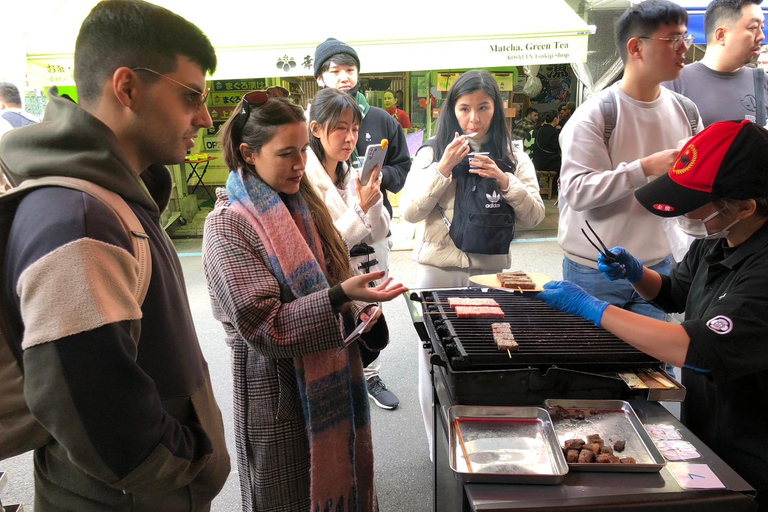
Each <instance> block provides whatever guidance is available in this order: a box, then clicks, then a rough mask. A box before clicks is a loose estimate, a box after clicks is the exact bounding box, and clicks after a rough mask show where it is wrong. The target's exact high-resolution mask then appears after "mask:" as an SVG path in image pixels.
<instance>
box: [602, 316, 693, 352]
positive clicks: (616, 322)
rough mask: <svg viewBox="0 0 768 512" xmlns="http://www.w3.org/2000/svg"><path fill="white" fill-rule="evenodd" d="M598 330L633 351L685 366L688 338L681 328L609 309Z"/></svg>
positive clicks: (689, 341) (689, 339) (680, 326)
mask: <svg viewBox="0 0 768 512" xmlns="http://www.w3.org/2000/svg"><path fill="white" fill-rule="evenodd" d="M600 325H601V327H603V329H605V330H606V331H609V332H611V333H613V334H615V335H616V336H617V337H619V338H621V339H622V340H624V341H626V342H627V343H629V344H630V345H632V346H633V347H635V348H636V349H638V350H640V351H642V352H645V353H646V354H648V355H649V356H651V357H655V358H656V359H659V360H661V361H664V362H666V363H670V364H673V365H675V366H683V365H684V364H685V358H686V354H687V353H688V347H689V345H690V343H691V338H690V337H689V336H688V333H687V332H686V330H685V329H684V328H683V326H682V325H679V324H673V323H669V322H665V321H663V320H656V319H655V318H649V317H647V316H643V315H638V314H637V313H633V312H631V311H627V310H626V309H621V308H617V307H616V306H608V307H607V308H606V309H605V311H604V312H603V318H602V320H601V324H600Z"/></svg>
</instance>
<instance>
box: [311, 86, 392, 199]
mask: <svg viewBox="0 0 768 512" xmlns="http://www.w3.org/2000/svg"><path fill="white" fill-rule="evenodd" d="M387 92H392V91H387ZM347 110H349V111H350V112H352V119H353V121H354V122H355V123H357V124H358V125H359V124H360V123H362V122H363V113H362V112H360V109H359V108H358V107H357V102H356V101H355V100H354V99H352V96H350V95H349V94H347V93H346V92H344V91H340V90H338V89H332V88H329V87H326V88H325V89H320V91H319V92H318V93H317V96H315V100H314V101H313V102H312V108H311V109H309V122H310V123H312V121H315V122H316V123H317V124H319V125H320V126H322V127H323V130H325V132H326V133H330V132H331V130H333V129H335V128H336V127H337V126H339V122H340V121H341V116H343V115H344V112H346V111H347ZM309 147H310V148H311V149H312V152H313V153H314V154H315V156H316V157H317V159H318V160H320V162H323V161H324V160H325V148H324V147H323V143H322V142H321V141H320V139H318V138H317V137H315V136H314V135H313V134H312V127H311V126H310V127H309ZM345 163H347V164H350V162H345ZM343 164H344V162H339V163H338V166H337V167H336V185H340V184H343V183H344V182H345V181H346V179H347V175H348V174H349V165H348V166H347V168H346V169H345V168H344V165H343Z"/></svg>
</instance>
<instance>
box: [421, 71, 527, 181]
mask: <svg viewBox="0 0 768 512" xmlns="http://www.w3.org/2000/svg"><path fill="white" fill-rule="evenodd" d="M477 91H482V92H484V93H485V94H487V95H488V97H490V98H491V101H493V117H492V118H491V126H490V127H489V129H488V135H489V140H488V142H487V145H488V146H489V147H490V151H491V156H495V157H497V158H500V159H501V161H502V162H503V163H504V164H506V165H507V166H508V167H509V168H510V169H515V166H516V164H517V161H516V160H515V155H514V154H513V153H511V151H510V148H511V146H512V136H511V134H510V133H509V128H507V121H506V118H505V117H504V104H503V103H502V100H501V91H500V90H499V84H498V83H496V79H495V78H493V75H492V74H490V73H489V72H488V71H486V70H484V69H481V70H473V71H467V72H465V73H463V74H462V75H461V76H460V77H459V78H457V79H456V81H455V82H454V83H453V85H452V86H451V89H450V90H449V91H448V97H446V98H445V101H444V102H443V106H442V107H441V108H440V115H439V116H438V118H437V131H436V133H435V146H434V151H435V161H439V160H440V158H442V156H443V152H444V151H445V148H446V146H448V144H450V143H451V141H453V137H454V133H456V132H458V133H462V130H461V126H460V125H459V121H458V119H456V111H455V108H456V103H457V102H458V100H459V98H461V97H462V96H465V95H467V94H472V93H473V92H477ZM502 170H504V169H502Z"/></svg>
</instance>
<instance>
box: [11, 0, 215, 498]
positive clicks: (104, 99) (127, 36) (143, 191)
mask: <svg viewBox="0 0 768 512" xmlns="http://www.w3.org/2000/svg"><path fill="white" fill-rule="evenodd" d="M215 67H216V55H215V53H214V50H213V47H212V46H211V43H210V42H209V40H208V38H207V37H206V36H205V35H204V34H203V33H202V32H201V31H200V30H199V29H198V28H197V27H195V26H194V25H192V24H191V23H189V22H188V21H186V20H185V19H183V18H181V17H179V16H177V15H176V14H174V13H172V12H170V11H168V10H166V9H163V8H161V7H158V6H155V5H153V4H150V3H146V2H143V1H139V0H111V1H105V2H101V3H99V4H98V5H97V6H96V7H94V8H93V10H92V11H91V12H90V14H89V15H88V17H87V18H86V19H85V21H84V22H83V25H82V27H81V29H80V33H79V36H78V39H77V43H76V48H75V82H76V84H77V91H78V96H79V101H80V104H79V105H77V104H75V103H74V102H73V101H71V100H70V99H69V98H66V97H59V96H57V95H55V94H52V95H51V102H50V103H49V105H48V108H47V110H46V114H45V122H42V123H39V124H36V125H32V126H29V127H24V128H19V129H17V130H14V131H12V132H10V133H9V134H7V135H6V136H5V137H3V140H2V141H1V142H0V169H2V171H3V172H4V173H5V175H6V176H7V177H8V178H9V180H10V181H11V183H13V184H14V185H18V184H20V183H21V182H23V181H24V180H26V179H29V178H32V177H38V176H69V177H75V178H81V179H84V180H88V181H91V182H93V183H96V184H98V185H100V186H102V187H104V188H107V189H109V190H111V191H113V192H115V193H117V194H118V195H120V196H121V197H122V198H123V199H124V200H125V201H126V203H127V204H128V206H129V207H130V208H131V209H132V210H133V212H134V213H135V214H136V217H137V218H138V219H139V221H140V222H141V224H142V227H143V228H144V231H145V232H146V234H147V235H148V238H149V244H150V253H151V259H152V267H151V268H152V273H151V279H150V281H149V289H148V292H147V296H146V299H145V300H144V303H143V304H141V305H140V304H138V303H137V301H136V299H135V298H134V294H133V288H134V287H135V284H136V282H137V273H138V271H139V265H138V264H137V262H136V259H135V258H134V256H133V254H132V252H133V248H132V244H131V241H130V240H129V239H128V235H127V234H126V232H125V230H124V228H123V227H122V226H121V225H120V223H119V220H118V219H117V217H116V216H115V215H114V214H112V212H111V211H110V210H109V209H108V208H107V207H105V206H104V205H103V204H102V203H101V202H100V201H98V200H96V199H94V198H92V197H91V196H89V195H87V194H85V193H83V192H79V191H76V190H70V189H64V188H59V187H47V188H39V189H35V190H34V191H32V192H30V193H29V194H27V195H26V196H24V198H23V199H22V201H21V203H20V205H19V206H18V209H17V211H16V216H15V218H14V220H13V224H12V227H11V233H10V237H9V239H8V246H7V248H6V261H5V264H4V268H3V271H4V275H3V279H2V283H3V289H2V290H0V292H2V293H3V298H4V299H5V300H4V302H5V304H7V305H8V308H9V311H8V313H9V316H10V320H11V334H12V338H13V339H14V341H15V342H16V343H17V344H18V347H19V349H20V351H21V352H22V354H23V365H24V373H25V389H24V392H25V397H26V400H27V403H28V404H29V407H30V409H31V411H32V413H33V414H34V415H35V417H36V418H37V419H38V421H39V422H40V423H41V424H42V425H43V427H45V429H46V430H48V432H50V434H51V436H52V437H53V440H52V441H51V442H49V443H48V444H47V445H45V446H43V447H42V448H38V449H36V450H35V453H34V467H35V511H36V512H51V511H55V512H58V511H73V510H77V511H94V512H95V511H126V512H127V511H158V512H159V511H163V512H170V511H174V512H176V511H178V512H188V511H190V512H191V511H208V510H210V506H211V501H212V500H213V498H214V497H215V496H216V495H217V494H218V492H219V491H220V490H221V488H222V487H223V485H224V483H225V481H226V479H227V477H228V475H229V470H230V465H229V455H228V454H227V449H226V444H225V441H224V429H223V422H222V418H221V412H220V411H219V408H218V406H217V404H216V401H215V399H214V396H213V392H212V389H211V382H210V377H209V374H208V366H207V364H206V362H205V359H204V358H203V355H202V352H201V350H200V346H199V344H198V341H197V336H196V334H195V328H194V324H193V322H192V316H191V313H190V310H189V304H188V302H187V294H186V290H185V286H184V279H183V275H182V271H181V266H180V263H179V260H178V257H177V256H176V252H175V250H174V248H173V245H172V244H171V243H170V240H169V239H168V237H167V235H166V234H165V232H164V230H163V227H162V225H161V224H160V214H161V212H162V211H163V209H165V207H166V206H167V204H168V201H169V197H170V192H171V180H170V174H169V172H168V170H167V169H166V168H165V167H164V166H163V164H173V163H178V162H181V161H182V160H183V159H184V156H185V154H186V151H187V149H188V148H190V147H192V146H193V140H192V139H194V138H195V137H196V136H197V135H198V132H199V130H200V129H202V128H206V127H209V126H211V124H212V123H211V117H210V115H209V114H208V111H207V109H206V107H205V106H204V102H205V96H206V93H205V74H206V72H208V71H213V70H214V69H215Z"/></svg>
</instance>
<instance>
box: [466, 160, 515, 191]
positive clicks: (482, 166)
mask: <svg viewBox="0 0 768 512" xmlns="http://www.w3.org/2000/svg"><path fill="white" fill-rule="evenodd" d="M469 172H471V173H472V174H479V175H480V176H482V177H483V178H493V179H495V180H496V181H498V182H499V187H500V188H501V190H507V189H509V175H508V174H507V173H505V172H504V171H502V170H501V169H499V166H498V165H496V162H494V161H493V158H491V157H489V156H487V155H475V156H473V157H472V160H470V161H469Z"/></svg>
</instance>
